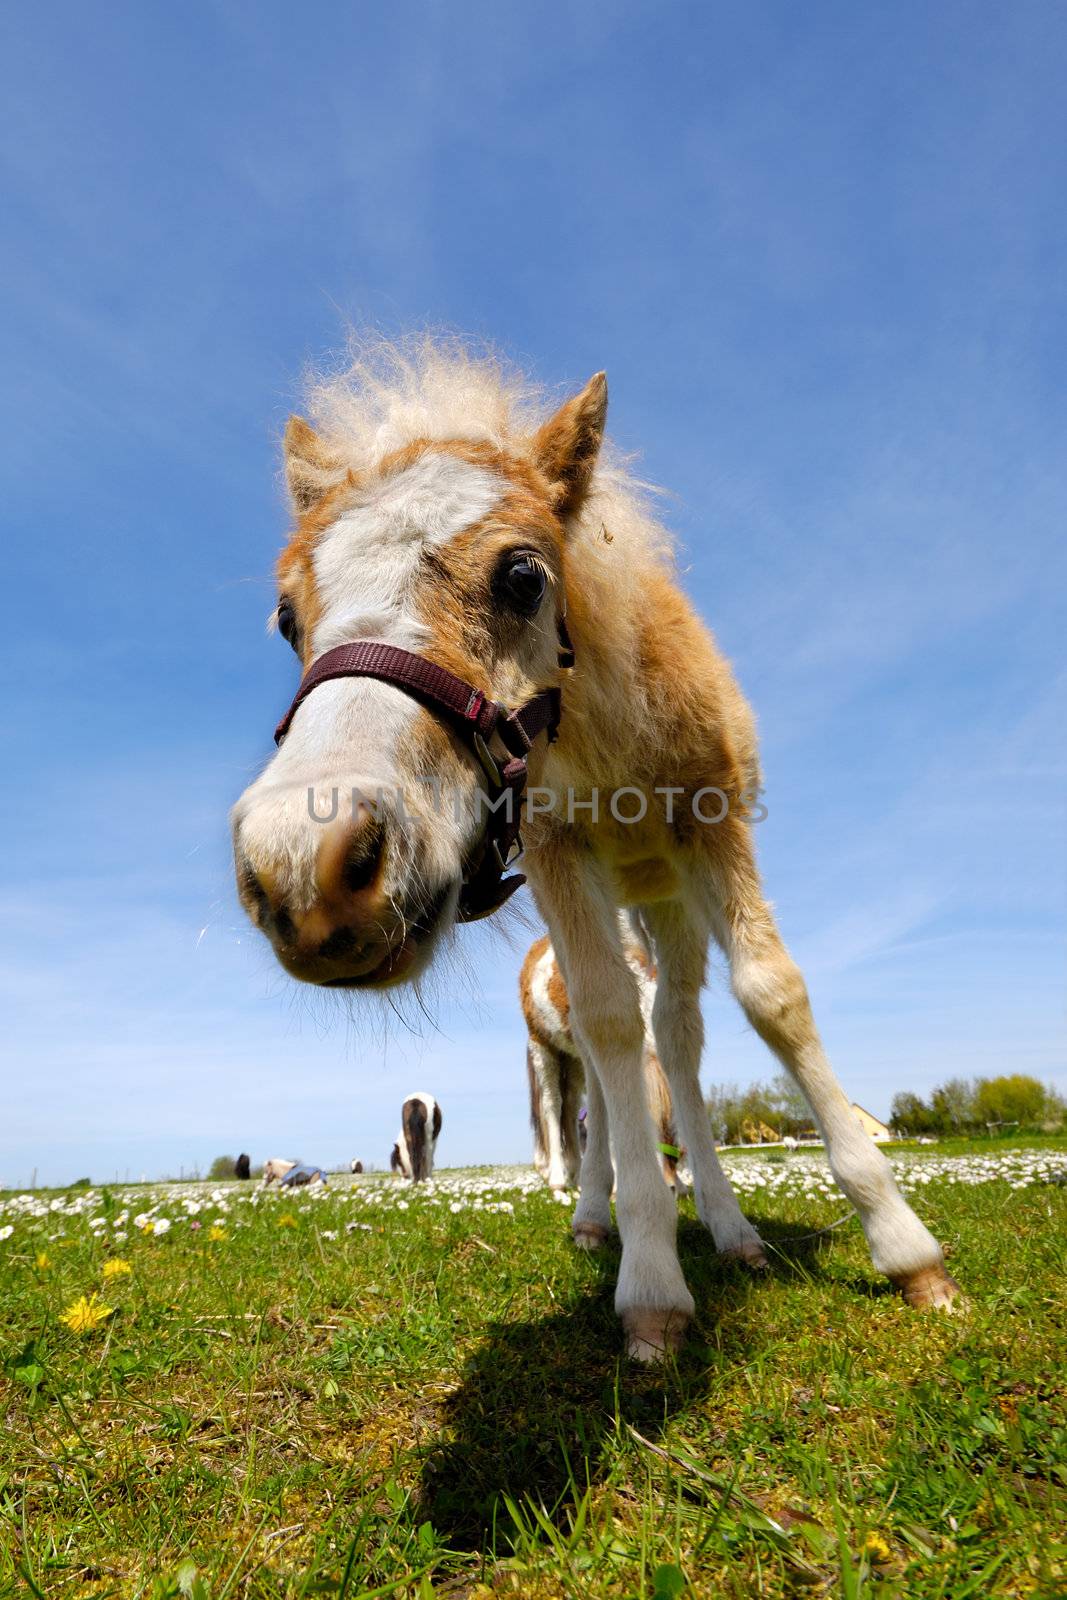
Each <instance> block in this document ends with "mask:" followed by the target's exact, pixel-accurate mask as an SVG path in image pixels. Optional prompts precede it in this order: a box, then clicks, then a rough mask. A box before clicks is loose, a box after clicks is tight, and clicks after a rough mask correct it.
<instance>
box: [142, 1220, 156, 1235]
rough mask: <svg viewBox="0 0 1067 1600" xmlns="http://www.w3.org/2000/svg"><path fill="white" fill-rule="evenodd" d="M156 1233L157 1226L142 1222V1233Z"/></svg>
mask: <svg viewBox="0 0 1067 1600" xmlns="http://www.w3.org/2000/svg"><path fill="white" fill-rule="evenodd" d="M155 1231H156V1225H155V1223H154V1222H142V1224H141V1232H142V1233H155Z"/></svg>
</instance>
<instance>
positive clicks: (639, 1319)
mask: <svg viewBox="0 0 1067 1600" xmlns="http://www.w3.org/2000/svg"><path fill="white" fill-rule="evenodd" d="M688 1326H689V1317H688V1315H687V1313H686V1312H684V1311H657V1310H656V1308H655V1307H654V1306H634V1308H633V1310H631V1311H624V1312H623V1314H622V1327H623V1332H624V1333H625V1335H626V1354H627V1355H628V1356H629V1357H630V1360H631V1361H645V1362H654V1361H662V1360H663V1359H664V1357H665V1356H666V1355H667V1354H668V1353H670V1354H672V1355H673V1354H675V1353H676V1352H677V1351H679V1350H680V1349H681V1348H682V1346H683V1344H684V1343H685V1330H686V1328H687V1327H688Z"/></svg>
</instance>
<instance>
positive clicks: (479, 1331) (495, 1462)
mask: <svg viewBox="0 0 1067 1600" xmlns="http://www.w3.org/2000/svg"><path fill="white" fill-rule="evenodd" d="M960 1151H961V1153H960V1154H959V1155H957V1156H953V1155H952V1153H951V1152H947V1153H946V1148H945V1147H944V1146H940V1147H938V1148H937V1149H936V1150H935V1151H933V1152H930V1153H926V1152H923V1153H917V1154H914V1155H907V1154H905V1155H901V1156H899V1157H897V1158H896V1159H897V1160H899V1161H900V1163H901V1165H902V1167H904V1168H905V1177H906V1181H907V1183H908V1187H909V1190H910V1192H911V1193H912V1194H913V1195H915V1197H916V1204H917V1207H918V1209H919V1211H920V1213H921V1214H922V1215H923V1217H924V1218H925V1219H926V1221H927V1222H928V1223H929V1224H930V1225H931V1226H932V1228H933V1230H934V1232H935V1233H936V1234H937V1235H938V1237H939V1238H941V1239H942V1240H943V1241H944V1242H945V1244H946V1246H947V1249H948V1252H949V1255H950V1262H951V1266H952V1269H953V1271H954V1272H955V1273H956V1275H957V1276H958V1277H959V1278H960V1279H961V1281H962V1282H963V1284H964V1285H965V1287H966V1289H967V1291H968V1294H969V1297H970V1298H969V1306H968V1309H967V1310H966V1311H965V1312H964V1313H962V1314H960V1315H957V1316H951V1317H948V1316H942V1315H926V1316H923V1315H916V1314H915V1313H912V1312H909V1311H908V1310H907V1309H906V1308H905V1307H904V1306H903V1305H901V1304H900V1302H899V1301H898V1300H897V1299H896V1298H895V1296H893V1295H892V1294H891V1293H890V1292H888V1291H887V1289H886V1287H885V1286H884V1285H883V1284H882V1283H881V1282H880V1281H879V1280H878V1279H877V1278H876V1277H875V1276H874V1274H873V1272H872V1271H871V1268H870V1265H869V1262H868V1259H867V1256H866V1253H865V1250H864V1245H863V1240H862V1236H861V1233H860V1230H859V1226H858V1224H857V1223H856V1221H855V1220H854V1219H853V1220H851V1221H848V1222H846V1223H845V1225H843V1226H841V1227H838V1228H836V1229H834V1230H833V1231H831V1232H829V1233H825V1234H822V1235H821V1236H819V1237H815V1238H812V1237H810V1235H811V1234H812V1233H813V1231H814V1230H816V1229H818V1228H820V1227H822V1226H824V1225H825V1224H827V1223H830V1222H832V1221H834V1220H835V1219H837V1218H840V1217H842V1216H845V1215H846V1214H847V1207H846V1206H845V1204H844V1202H843V1201H842V1200H841V1199H840V1198H836V1197H835V1194H836V1192H834V1193H831V1192H829V1190H828V1185H827V1182H826V1174H825V1168H824V1167H823V1165H822V1164H821V1158H820V1157H818V1156H806V1155H805V1156H792V1157H786V1156H784V1155H783V1154H781V1153H775V1155H774V1156H768V1155H758V1154H754V1155H744V1154H739V1155H736V1156H729V1157H728V1158H727V1159H728V1162H729V1164H730V1170H731V1173H732V1174H733V1175H734V1177H735V1179H736V1181H737V1182H738V1184H739V1187H740V1188H741V1189H742V1191H743V1193H742V1203H743V1204H744V1205H745V1207H746V1209H747V1211H748V1212H749V1214H750V1215H752V1216H753V1217H754V1219H755V1220H756V1221H757V1223H758V1225H759V1226H760V1227H761V1230H762V1231H763V1233H764V1236H765V1237H766V1238H767V1239H768V1241H769V1242H770V1243H771V1244H772V1245H773V1246H774V1249H775V1259H776V1265H775V1268H774V1270H773V1272H772V1274H771V1275H770V1276H769V1278H766V1279H764V1280H763V1281H754V1280H753V1279H752V1278H750V1277H749V1276H747V1275H746V1274H745V1273H744V1272H743V1270H741V1269H740V1268H737V1267H732V1266H728V1265H724V1264H721V1263H720V1262H719V1261H718V1260H717V1258H716V1256H715V1253H714V1251H713V1249H712V1247H711V1242H710V1239H709V1238H708V1237H707V1236H706V1235H705V1234H704V1233H703V1231H702V1230H701V1229H700V1227H699V1225H698V1224H697V1222H696V1220H695V1217H694V1214H693V1211H692V1205H691V1202H689V1201H685V1202H683V1204H682V1207H681V1224H680V1242H681V1252H682V1258H683V1263H684V1266H685V1269H686V1272H687V1274H688V1277H689V1282H690V1284H691V1286H692V1287H693V1290H694V1293H695V1295H696V1299H697V1304H698V1308H699V1310H698V1320H697V1324H696V1326H695V1328H694V1330H693V1333H692V1337H691V1339H690V1342H689V1344H688V1346H687V1348H686V1350H685V1352H684V1354H683V1355H682V1357H681V1358H680V1359H679V1360H678V1362H677V1363H676V1364H671V1365H670V1366H669V1367H667V1368H665V1369H663V1370H660V1371H648V1370H643V1369H640V1368H635V1367H632V1366H630V1365H629V1364H628V1363H626V1362H625V1361H624V1360H622V1359H621V1358H620V1355H619V1349H620V1335H619V1330H618V1327H617V1324H616V1322H615V1319H614V1316H613V1313H612V1280H613V1277H614V1273H615V1269H616V1265H617V1251H616V1250H615V1249H609V1250H608V1251H607V1252H605V1253H604V1255H603V1256H602V1257H599V1258H597V1257H588V1256H583V1255H580V1254H578V1253H577V1252H576V1251H575V1250H574V1249H573V1248H572V1246H571V1243H570V1239H569V1234H568V1228H567V1212H566V1211H565V1210H563V1209H562V1208H561V1207H560V1206H559V1205H558V1204H555V1203H553V1202H552V1200H551V1199H550V1197H549V1196H548V1195H547V1194H546V1193H545V1192H544V1191H543V1190H542V1189H540V1188H539V1187H537V1186H535V1185H534V1183H533V1180H532V1177H531V1175H530V1174H529V1173H527V1172H526V1171H525V1170H523V1169H507V1170H505V1169H489V1170H484V1171H479V1172H476V1173H475V1172H465V1173H458V1172H448V1173H441V1174H439V1175H438V1179H439V1181H438V1182H437V1183H436V1184H435V1185H434V1186H433V1188H432V1189H431V1190H429V1192H427V1191H425V1190H424V1191H419V1192H418V1193H415V1192H413V1191H411V1190H410V1189H408V1188H405V1187H404V1186H402V1185H400V1184H397V1183H395V1182H393V1181H392V1180H388V1179H384V1178H379V1179H376V1178H368V1179H366V1180H363V1181H361V1182H359V1183H358V1184H357V1185H354V1186H353V1187H351V1188H349V1187H347V1186H344V1187H335V1188H334V1189H333V1190H332V1191H331V1193H329V1194H328V1195H327V1196H325V1197H320V1198H314V1197H312V1196H311V1195H310V1194H307V1193H305V1194H303V1195H298V1196H295V1197H291V1196H288V1195H276V1194H269V1195H267V1196H266V1197H265V1198H262V1199H255V1200H254V1199H253V1198H252V1196H251V1194H250V1191H249V1187H248V1186H247V1185H244V1186H240V1185H225V1186H211V1185H208V1184H200V1185H189V1184H186V1185H181V1186H177V1185H159V1186H154V1187H149V1188H140V1187H129V1188H126V1187H121V1188H117V1189H115V1190H113V1191H107V1190H104V1191H101V1190H92V1191H84V1190H83V1191H65V1192H63V1193H61V1194H51V1195H50V1194H42V1193H40V1192H37V1193H35V1194H33V1195H30V1196H26V1197H22V1198H19V1197H16V1196H12V1195H6V1196H0V1224H2V1225H3V1226H0V1269H2V1284H0V1296H2V1319H0V1419H2V1427H3V1432H4V1435H5V1443H4V1446H3V1449H2V1454H0V1593H13V1594H19V1595H23V1594H25V1595H33V1596H37V1597H42V1596H47V1597H49V1600H50V1597H51V1596H53V1595H56V1596H71V1597H73V1596H94V1597H97V1600H104V1597H105V1596H110V1595H115V1596H140V1595H145V1596H150V1597H152V1600H171V1597H173V1600H179V1597H181V1596H183V1595H184V1596H188V1597H190V1600H226V1597H229V1596H241V1597H257V1600H258V1597H262V1600H268V1597H269V1600H289V1597H293V1600H295V1597H298V1596H322V1595H329V1596H334V1597H337V1600H342V1597H344V1600H358V1597H363V1600H370V1597H371V1596H394V1595H395V1596H413V1597H420V1600H421V1597H430V1596H439V1595H440V1596H452V1597H457V1600H458V1597H468V1600H473V1597H475V1596H481V1597H488V1596H497V1595H504V1596H521V1597H528V1600H540V1597H545V1600H548V1597H553V1600H554V1597H563V1596H568V1597H569V1596H574V1597H586V1596H591V1597H597V1596H618V1597H638V1596H639V1597H642V1600H667V1597H670V1596H676V1595H692V1596H712V1595H716V1596H717V1595H724V1596H731V1597H733V1596H737V1597H742V1596H744V1597H746V1600H747V1597H749V1596H753V1595H768V1596H785V1595H790V1596H791V1595H795V1594H802V1593H806V1594H813V1595H817V1594H820V1593H830V1594H841V1595H844V1596H847V1597H856V1596H861V1595H864V1596H866V1595H885V1596H890V1595H899V1596H902V1597H903V1596H906V1597H908V1600H919V1597H931V1600H932V1597H935V1596H944V1597H952V1600H964V1597H966V1596H971V1595H974V1596H979V1597H984V1596H989V1595H1007V1596H1014V1595H1020V1596H1021V1595H1028V1596H1036V1597H1041V1600H1051V1597H1053V1596H1063V1595H1065V1594H1067V1422H1065V1417H1064V1405H1063V1400H1064V1387H1065V1365H1067V1363H1065V1357H1067V1340H1065V1331H1064V1323H1065V1312H1064V1300H1063V1289H1064V1281H1065V1259H1064V1258H1065V1255H1067V1228H1065V1221H1067V1187H1064V1185H1063V1183H1062V1181H1057V1178H1058V1177H1060V1178H1062V1175H1063V1174H1064V1172H1065V1171H1067V1143H1065V1142H1063V1141H1059V1142H1057V1141H1054V1140H1047V1141H1044V1142H1030V1143H1029V1144H1028V1145H1025V1146H1024V1145H1016V1146H1013V1147H1010V1148H1009V1147H1008V1146H1006V1145H1005V1144H1004V1143H1002V1142H998V1143H997V1144H996V1146H995V1147H993V1146H980V1145H968V1146H966V1147H960ZM168 1224H169V1226H168ZM116 1260H118V1261H120V1262H123V1263H125V1264H126V1266H128V1267H129V1269H130V1270H129V1271H126V1270H124V1268H123V1267H118V1268H116V1267H114V1266H112V1267H110V1268H109V1267H108V1265H107V1263H108V1262H114V1261H116ZM94 1291H95V1292H97V1293H98V1294H99V1296H100V1300H99V1301H98V1302H92V1301H90V1303H89V1310H88V1312H87V1313H86V1312H85V1311H84V1309H83V1312H82V1315H81V1320H82V1321H83V1322H84V1321H88V1322H90V1323H91V1322H92V1321H93V1320H94V1315H95V1316H99V1317H100V1318H101V1319H102V1320H99V1321H98V1323H97V1325H96V1326H95V1327H87V1328H85V1329H84V1330H83V1331H76V1327H70V1326H68V1325H66V1324H65V1323H64V1322H63V1321H61V1317H62V1315H63V1314H64V1313H65V1312H66V1311H67V1309H68V1308H69V1307H71V1306H72V1304H74V1303H76V1302H77V1301H78V1300H79V1299H80V1298H81V1297H83V1296H85V1297H88V1296H91V1295H92V1294H93V1292H94ZM101 1305H102V1306H103V1307H107V1308H111V1309H110V1313H109V1314H106V1315H105V1314H104V1313H103V1311H102V1310H101V1309H100V1307H101ZM71 1320H72V1321H73V1322H74V1323H75V1324H76V1325H77V1324H78V1322H79V1317H78V1314H77V1313H74V1314H73V1315H72V1319H71Z"/></svg>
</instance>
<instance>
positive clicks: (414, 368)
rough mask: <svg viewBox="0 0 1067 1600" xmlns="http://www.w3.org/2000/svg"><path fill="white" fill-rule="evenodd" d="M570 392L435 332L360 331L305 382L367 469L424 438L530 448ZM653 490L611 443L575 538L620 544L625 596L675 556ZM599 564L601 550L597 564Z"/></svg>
mask: <svg viewBox="0 0 1067 1600" xmlns="http://www.w3.org/2000/svg"><path fill="white" fill-rule="evenodd" d="M564 398H566V396H565V395H556V396H553V395H551V394H550V393H549V392H548V391H547V390H545V389H543V388H542V387H540V386H539V385H537V384H535V383H533V382H531V380H530V379H529V378H528V377H527V376H526V375H525V374H524V373H522V372H520V371H519V370H518V368H516V367H514V366H513V365H512V364H510V363H509V362H508V361H506V360H505V358H504V357H503V356H501V355H500V354H499V352H497V351H495V350H493V349H492V348H491V347H489V346H482V345H478V344H475V343H473V342H471V341H468V340H464V339H461V338H459V337H457V336H448V335H439V334H438V335H434V334H429V333H422V334H414V335H412V336H410V337H408V338H406V339H402V340H397V341H390V340H387V339H385V338H382V337H366V336H364V337H358V338H357V337H354V336H353V337H352V338H351V339H350V340H349V344H348V347H347V352H346V360H345V361H344V363H343V364H342V365H341V366H340V367H339V368H338V369H337V370H335V371H334V372H332V373H331V372H319V373H316V372H312V373H310V374H308V376H307V378H306V381H305V406H306V409H307V411H308V413H309V415H310V419H311V421H312V422H313V424H314V425H315V427H316V428H317V430H318V431H319V433H320V434H321V435H322V436H323V439H324V441H325V442H326V443H327V444H328V445H329V447H330V450H331V452H332V453H335V454H336V455H337V456H338V458H339V459H340V460H341V461H343V462H344V464H345V465H346V466H348V467H351V468H352V469H353V470H354V471H355V472H357V473H364V472H368V471H373V470H374V469H375V467H376V466H377V465H378V464H379V463H380V462H381V461H382V460H384V458H385V457H386V456H388V455H390V454H391V453H392V452H393V451H395V450H399V449H402V448H403V447H404V445H406V444H410V443H411V442H412V441H413V440H415V439H436V440H446V439H470V440H473V441H475V442H479V443H485V444H489V445H491V446H493V447H494V448H495V449H497V450H500V451H502V452H506V453H509V454H512V455H518V456H523V455H525V454H526V453H527V452H528V449H529V444H530V440H531V439H532V437H533V434H534V433H535V432H536V430H537V428H538V427H539V426H540V424H541V423H542V422H544V421H545V420H546V419H547V418H548V417H549V416H551V415H552V413H553V412H554V411H555V410H556V409H557V408H558V406H559V405H560V403H561V402H562V400H563V399H564ZM653 492H654V491H653V490H652V489H651V487H650V486H649V485H648V484H646V483H643V482H641V481H640V480H639V479H638V478H636V477H635V476H634V474H633V473H632V471H631V470H630V468H629V465H628V463H627V461H626V459H625V458H624V457H623V456H621V455H620V454H619V453H618V452H617V451H615V450H614V449H612V447H611V446H610V445H606V446H605V448H604V450H603V451H602V452H601V457H600V461H599V462H598V465H597V468H596V471H595V473H594V477H593V486H592V492H591V493H590V495H589V497H588V499H587V501H586V503H585V506H584V507H583V510H582V512H581V514H580V516H579V517H578V519H577V525H576V527H575V529H574V531H573V535H572V538H574V537H576V538H577V539H579V540H580V541H581V542H582V543H585V544H587V545H588V546H589V547H590V553H591V554H592V553H593V552H596V553H597V554H600V555H603V554H604V553H606V552H608V551H610V553H611V557H612V559H611V560H610V562H609V563H608V566H609V567H610V573H611V584H612V589H613V592H614V594H615V596H616V598H618V595H619V588H620V575H621V574H622V573H629V574H630V575H632V576H635V577H636V574H637V573H638V572H639V571H640V569H642V568H644V569H647V567H648V566H649V565H654V566H657V567H660V568H661V569H662V568H666V569H668V570H669V569H670V568H671V566H672V565H673V551H672V543H671V539H670V536H669V534H668V533H667V531H666V530H665V529H664V528H663V526H662V525H661V524H660V523H659V522H658V521H657V520H656V518H655V517H654V516H653V514H652V511H651V509H650V505H649V501H650V497H651V495H652V493H653ZM605 530H607V533H608V536H607V537H605ZM583 553H584V552H583ZM584 564H585V563H584V562H583V565H584ZM599 564H600V562H599V561H598V560H597V559H596V555H594V559H593V563H592V565H593V566H594V567H595V566H597V565H599ZM590 577H592V573H590ZM594 581H595V579H594Z"/></svg>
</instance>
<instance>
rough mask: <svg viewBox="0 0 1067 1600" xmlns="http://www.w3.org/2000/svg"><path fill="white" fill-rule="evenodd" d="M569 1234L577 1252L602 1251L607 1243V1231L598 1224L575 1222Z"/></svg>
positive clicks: (601, 1224)
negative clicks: (571, 1234)
mask: <svg viewBox="0 0 1067 1600" xmlns="http://www.w3.org/2000/svg"><path fill="white" fill-rule="evenodd" d="M571 1232H572V1233H573V1234H574V1242H575V1244H576V1245H577V1246H578V1248H579V1250H602V1249H603V1248H604V1246H605V1245H606V1244H607V1242H608V1230H607V1228H605V1227H604V1225H603V1223H600V1222H576V1223H575V1224H574V1227H573V1228H572V1229H571Z"/></svg>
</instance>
